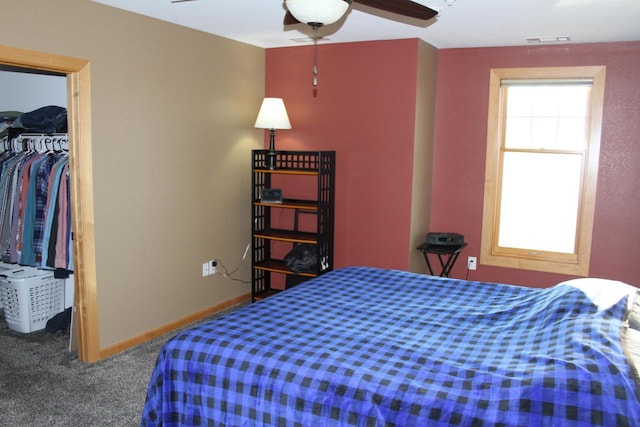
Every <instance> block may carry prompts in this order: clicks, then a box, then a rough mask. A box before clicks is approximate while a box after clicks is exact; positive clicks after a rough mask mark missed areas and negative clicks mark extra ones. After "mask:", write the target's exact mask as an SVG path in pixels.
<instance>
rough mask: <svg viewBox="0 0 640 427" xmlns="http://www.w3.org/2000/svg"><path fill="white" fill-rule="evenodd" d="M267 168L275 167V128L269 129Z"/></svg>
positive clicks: (272, 168) (273, 168)
mask: <svg viewBox="0 0 640 427" xmlns="http://www.w3.org/2000/svg"><path fill="white" fill-rule="evenodd" d="M267 168H269V170H275V169H276V130H275V129H269V152H268V153H267Z"/></svg>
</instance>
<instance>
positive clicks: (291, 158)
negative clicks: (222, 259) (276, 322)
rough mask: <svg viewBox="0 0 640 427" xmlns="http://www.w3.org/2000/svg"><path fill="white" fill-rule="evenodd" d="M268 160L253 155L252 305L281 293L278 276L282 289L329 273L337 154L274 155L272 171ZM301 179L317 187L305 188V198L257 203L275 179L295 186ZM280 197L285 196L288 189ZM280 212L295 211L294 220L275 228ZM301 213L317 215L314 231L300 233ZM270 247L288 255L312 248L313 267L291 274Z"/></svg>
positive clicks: (265, 155) (257, 153)
mask: <svg viewBox="0 0 640 427" xmlns="http://www.w3.org/2000/svg"><path fill="white" fill-rule="evenodd" d="M268 155H269V151H267V150H253V152H252V158H253V159H252V160H253V163H252V183H251V184H252V191H253V196H252V218H251V219H252V221H251V222H252V224H253V227H252V243H253V246H252V255H251V256H252V274H251V276H252V277H251V279H252V280H251V282H252V285H251V296H252V301H256V300H260V299H264V298H266V297H269V296H271V295H274V294H276V293H278V292H279V291H280V290H281V289H282V287H279V288H278V287H274V286H273V285H274V284H275V283H274V282H276V276H281V277H280V279H281V281H283V280H284V281H285V282H286V283H285V284H284V289H286V288H288V287H291V286H294V285H295V284H297V283H299V282H300V281H304V280H306V279H308V278H312V277H316V276H319V275H321V274H324V273H326V272H328V271H331V270H332V269H333V235H334V207H335V201H334V199H335V151H276V152H275V163H276V168H275V169H268V168H266V167H265V165H266V164H267V158H268ZM304 176H307V177H310V178H304V179H306V180H308V179H312V180H313V182H314V185H315V187H316V188H315V189H307V188H305V190H307V191H306V192H305V195H304V196H305V197H304V198H289V199H286V198H285V199H283V200H282V202H281V203H267V202H262V201H261V200H260V194H261V192H262V190H265V189H271V188H272V183H273V182H274V181H275V180H276V179H278V178H277V177H285V178H286V179H287V180H294V182H295V181H296V180H297V179H298V178H297V177H304ZM287 182H289V181H287ZM305 182H308V181H305ZM283 192H284V193H285V194H286V192H287V188H286V187H285V188H283ZM307 193H309V194H307ZM311 193H313V194H311ZM282 210H285V211H289V212H291V211H293V217H294V218H295V219H294V221H293V223H292V224H288V223H287V224H282V223H279V221H282V218H281V217H282V215H280V214H276V212H282ZM299 214H313V215H314V216H315V220H314V221H313V225H314V227H313V230H312V231H309V230H305V231H300V230H299V227H298V216H299ZM290 216H291V214H290ZM274 244H281V245H285V246H286V247H287V248H288V249H289V250H290V249H292V248H293V247H294V246H295V245H298V244H311V245H314V247H315V250H316V253H317V257H316V264H315V265H314V266H313V268H312V269H310V270H309V271H304V272H293V271H291V270H290V269H288V268H287V266H286V264H285V262H284V260H283V259H281V258H282V255H281V254H278V253H276V251H274V249H273V245H274ZM281 285H282V284H281Z"/></svg>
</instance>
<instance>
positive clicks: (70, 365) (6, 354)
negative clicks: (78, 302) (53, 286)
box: [0, 304, 245, 426]
mask: <svg viewBox="0 0 640 427" xmlns="http://www.w3.org/2000/svg"><path fill="white" fill-rule="evenodd" d="M243 305H245V304H240V305H238V306H235V307H232V308H231V309H229V310H226V311H225V312H228V311H230V310H235V309H237V308H239V307H241V306H243ZM220 314H222V313H220ZM220 314H218V315H220ZM214 317H215V316H214ZM173 335H175V332H173V333H170V334H168V335H165V336H162V337H159V338H156V339H154V340H152V341H149V342H147V343H144V344H142V345H140V346H138V347H135V348H132V349H130V350H127V351H125V352H123V353H120V354H117V355H115V356H113V357H110V358H108V359H105V360H102V361H100V362H97V363H95V364H86V363H83V362H80V361H78V359H77V357H76V355H75V354H72V353H69V352H68V351H67V348H68V345H69V335H68V333H62V332H58V333H55V334H51V333H48V332H45V331H36V332H32V333H29V334H23V333H19V332H15V331H12V330H10V329H8V327H7V324H6V321H5V320H4V313H3V312H2V311H1V310H0V426H137V425H138V424H139V422H140V414H141V411H142V406H143V404H144V399H145V394H146V388H147V383H148V381H149V378H150V376H151V371H152V370H153V366H154V364H155V360H156V357H157V355H158V351H159V350H160V348H161V346H162V344H163V343H164V342H165V341H166V340H167V339H169V338H170V337H171V336H173Z"/></svg>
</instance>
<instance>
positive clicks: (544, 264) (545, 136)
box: [481, 67, 605, 276]
mask: <svg viewBox="0 0 640 427" xmlns="http://www.w3.org/2000/svg"><path fill="white" fill-rule="evenodd" d="M604 79H605V67H562V68H515V69H493V70H491V80H490V95H489V118H488V132H487V158H486V172H485V194H484V214H483V223H482V247H481V262H482V263H483V264H488V265H496V266H502V267H511V268H522V269H528V270H538V271H548V272H554V273H564V274H572V275H581V276H586V275H588V273H589V258H590V253H591V233H592V228H593V214H594V207H595V194H596V183H597V173H598V157H599V151H600V128H601V121H602V102H603V97H604Z"/></svg>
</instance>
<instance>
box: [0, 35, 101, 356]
mask: <svg viewBox="0 0 640 427" xmlns="http://www.w3.org/2000/svg"><path fill="white" fill-rule="evenodd" d="M0 64H3V65H7V66H11V67H17V68H26V69H34V70H41V71H48V72H53V73H58V74H62V75H66V79H67V114H68V123H69V171H70V181H71V205H72V214H71V217H72V232H73V236H74V239H73V250H74V276H75V304H74V307H75V309H74V332H75V337H77V349H78V359H79V360H81V361H84V362H89V363H93V362H96V361H98V360H99V359H100V340H99V336H98V331H99V329H98V304H97V285H96V268H95V265H96V262H95V261H96V260H95V233H94V214H93V163H92V155H91V80H90V64H89V61H87V60H84V59H79V58H72V57H67V56H60V55H54V54H48V53H43V52H37V51H31V50H25V49H18V48H13V47H9V46H2V45H0Z"/></svg>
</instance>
